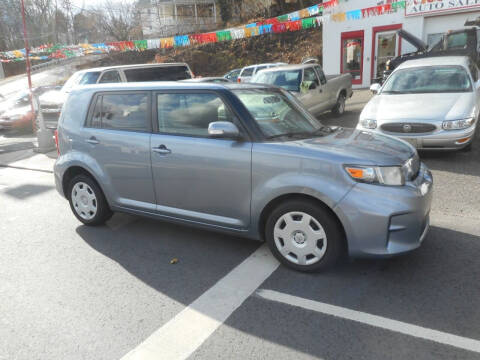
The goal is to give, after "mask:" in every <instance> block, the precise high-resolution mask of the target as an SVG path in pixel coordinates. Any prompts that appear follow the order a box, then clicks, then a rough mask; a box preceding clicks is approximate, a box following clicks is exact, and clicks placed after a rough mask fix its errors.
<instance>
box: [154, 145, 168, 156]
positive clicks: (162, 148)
mask: <svg viewBox="0 0 480 360" xmlns="http://www.w3.org/2000/svg"><path fill="white" fill-rule="evenodd" d="M153 151H154V152H156V153H157V154H161V155H168V154H171V153H172V150H170V149H168V148H167V147H166V146H165V145H163V144H162V145H159V146H158V147H154V148H153Z"/></svg>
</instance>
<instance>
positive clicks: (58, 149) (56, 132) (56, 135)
mask: <svg viewBox="0 0 480 360" xmlns="http://www.w3.org/2000/svg"><path fill="white" fill-rule="evenodd" d="M53 134H54V135H55V146H56V148H57V154H58V155H60V148H59V147H58V130H55V131H54V133H53Z"/></svg>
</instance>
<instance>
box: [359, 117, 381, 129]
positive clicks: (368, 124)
mask: <svg viewBox="0 0 480 360" xmlns="http://www.w3.org/2000/svg"><path fill="white" fill-rule="evenodd" d="M360 125H361V126H362V127H363V128H365V129H376V128H377V120H373V119H362V120H360Z"/></svg>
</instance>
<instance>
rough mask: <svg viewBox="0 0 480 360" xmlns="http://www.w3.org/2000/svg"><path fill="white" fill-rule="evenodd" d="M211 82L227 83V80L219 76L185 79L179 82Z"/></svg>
mask: <svg viewBox="0 0 480 360" xmlns="http://www.w3.org/2000/svg"><path fill="white" fill-rule="evenodd" d="M212 80H223V81H222V82H225V83H228V82H229V80H227V79H225V78H224V77H221V76H206V77H197V78H193V79H185V80H180V81H185V82H197V83H198V82H209V81H212Z"/></svg>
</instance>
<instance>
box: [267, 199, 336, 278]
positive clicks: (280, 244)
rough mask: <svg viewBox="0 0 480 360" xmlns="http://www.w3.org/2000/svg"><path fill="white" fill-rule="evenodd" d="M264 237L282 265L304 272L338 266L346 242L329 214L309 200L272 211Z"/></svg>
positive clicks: (295, 202)
mask: <svg viewBox="0 0 480 360" xmlns="http://www.w3.org/2000/svg"><path fill="white" fill-rule="evenodd" d="M265 238H266V240H267V243H268V246H269V247H270V250H271V251H272V253H273V255H274V256H275V257H276V258H277V259H278V260H279V261H280V262H281V263H282V264H284V265H286V266H288V267H290V268H292V269H294V270H297V271H303V272H316V271H322V270H325V269H328V268H330V267H332V266H333V265H335V263H336V262H337V261H338V259H339V258H340V256H341V255H342V252H343V247H344V243H345V236H344V233H343V229H342V228H341V226H340V224H339V223H338V221H337V219H336V218H335V217H334V216H333V215H332V214H331V213H330V211H328V209H326V208H324V207H322V206H319V205H318V204H317V203H315V202H312V201H306V200H292V201H288V202H286V203H284V204H281V205H280V206H278V207H277V208H276V209H275V210H273V211H272V213H271V214H270V216H269V217H268V220H267V223H266V226H265Z"/></svg>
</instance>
